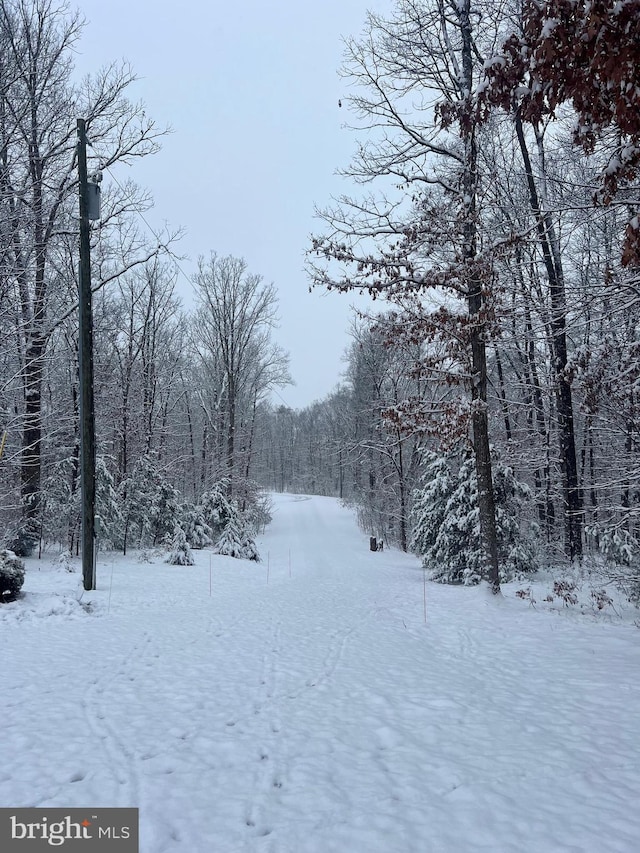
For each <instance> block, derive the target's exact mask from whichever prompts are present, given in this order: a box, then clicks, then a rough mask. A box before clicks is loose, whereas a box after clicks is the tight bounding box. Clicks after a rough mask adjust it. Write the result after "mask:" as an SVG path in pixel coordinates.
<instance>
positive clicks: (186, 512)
mask: <svg viewBox="0 0 640 853" xmlns="http://www.w3.org/2000/svg"><path fill="white" fill-rule="evenodd" d="M180 527H181V528H182V529H183V530H184V532H185V535H186V537H187V542H188V543H189V546H190V547H191V548H195V549H196V550H199V549H200V548H206V547H207V545H211V543H212V542H213V539H212V530H211V528H210V527H209V525H208V524H207V521H206V518H205V513H204V508H203V507H202V506H201V505H200V504H190V503H184V504H182V506H181V507H180Z"/></svg>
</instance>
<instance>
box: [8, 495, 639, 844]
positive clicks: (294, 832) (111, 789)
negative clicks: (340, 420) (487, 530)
mask: <svg viewBox="0 0 640 853" xmlns="http://www.w3.org/2000/svg"><path fill="white" fill-rule="evenodd" d="M274 500H275V513H274V520H273V522H272V524H271V525H270V527H269V528H267V531H266V534H265V535H264V536H262V537H260V538H259V540H258V543H257V544H258V547H259V549H260V552H261V555H262V559H263V562H262V563H260V564H256V563H254V562H248V561H241V560H234V559H232V558H230V557H222V556H217V555H212V554H211V552H210V551H198V552H195V553H194V557H195V560H196V564H195V566H169V565H167V564H165V563H163V562H162V557H161V556H158V557H157V562H156V563H154V564H149V563H146V564H144V563H140V562H138V561H137V560H136V559H135V558H130V557H127V558H126V559H125V558H122V557H119V556H117V555H116V556H111V555H101V557H100V561H99V565H98V590H97V591H95V592H93V593H84V594H83V595H82V596H80V595H79V593H78V591H77V588H76V587H77V584H78V574H69V573H68V572H65V571H63V570H61V569H60V568H59V567H57V566H56V565H55V563H54V564H53V565H49V564H48V563H47V561H46V560H45V561H42V563H41V564H38V562H37V561H27V576H26V581H25V590H26V595H25V598H24V599H22V600H19V601H16V602H13V603H10V604H6V605H4V606H2V608H0V640H1V642H2V649H3V664H4V666H3V670H4V671H3V689H2V691H1V693H0V727H1V732H2V740H3V750H2V763H1V764H0V806H5V807H9V806H11V807H18V806H38V807H47V806H50V807H53V806H60V807H72V806H88V805H91V806H96V807H97V806H105V807H106V806H138V807H139V808H140V828H141V848H140V849H141V851H142V853H163V851H175V852H176V853H178V851H180V853H214V851H221V853H243V851H247V853H248V851H268V853H360V851H362V853H365V851H366V853H467V851H471V853H481V851H487V853H489V851H490V853H569V851H572V852H573V851H575V853H632V851H636V850H637V849H638V838H639V837H640V813H639V812H638V809H637V803H638V801H639V799H640V679H639V678H638V673H639V672H640V643H639V642H638V639H639V634H638V628H637V627H636V626H635V625H634V624H633V621H632V617H630V616H629V615H628V614H627V611H620V615H619V616H618V615H616V614H615V613H611V614H609V615H602V614H600V615H599V614H597V613H596V612H595V611H593V612H591V613H589V612H582V611H580V610H579V609H578V608H563V607H562V606H561V605H558V606H557V607H555V608H554V607H552V606H549V605H543V604H538V605H536V607H532V606H531V605H530V603H529V601H526V600H522V599H520V598H518V597H516V595H515V592H516V590H517V589H518V588H519V587H518V585H517V584H516V585H510V586H508V587H506V588H505V596H504V598H499V599H494V598H492V597H491V596H490V595H489V594H488V593H487V592H486V591H485V589H484V588H482V587H478V588H460V587H448V586H440V585H436V584H429V585H427V586H426V587H424V585H423V573H422V571H421V569H420V564H419V561H418V560H417V559H416V558H414V557H411V556H408V555H404V554H401V553H399V552H398V551H395V550H394V549H392V548H388V547H387V548H385V550H384V552H382V553H378V552H371V551H369V549H368V536H367V535H365V534H364V533H362V532H360V531H359V530H358V529H357V527H356V525H355V522H354V519H353V515H352V514H351V512H350V511H348V510H346V509H344V508H342V507H341V506H340V505H339V503H338V502H337V501H335V500H333V499H330V498H315V497H314V498H309V499H301V498H294V497H293V496H287V495H284V496H276V497H275V498H274ZM76 565H77V561H76ZM39 566H40V567H41V569H42V570H39ZM210 572H211V595H210V594H209V583H210ZM527 585H528V586H532V588H533V590H534V593H535V596H534V597H535V598H536V599H537V600H538V601H539V602H542V600H543V597H544V596H543V595H542V593H541V591H540V589H541V587H540V589H539V588H538V587H536V585H535V584H533V585H531V584H529V583H528V584H527ZM425 588H426V601H427V608H426V613H427V621H426V624H425V622H424V609H423V607H424V601H423V594H424V589H425ZM78 599H80V600H78ZM636 617H637V611H636Z"/></svg>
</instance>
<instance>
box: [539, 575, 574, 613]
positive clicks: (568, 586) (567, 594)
mask: <svg viewBox="0 0 640 853" xmlns="http://www.w3.org/2000/svg"><path fill="white" fill-rule="evenodd" d="M554 598H559V599H561V600H562V602H563V604H564V606H565V607H568V606H569V605H570V604H577V603H578V596H577V595H576V585H575V584H574V582H573V581H554V584H553V595H551V596H549V595H548V596H547V597H546V598H545V601H553V600H554Z"/></svg>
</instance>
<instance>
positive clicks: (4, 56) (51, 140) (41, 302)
mask: <svg viewBox="0 0 640 853" xmlns="http://www.w3.org/2000/svg"><path fill="white" fill-rule="evenodd" d="M81 29H82V22H81V20H80V18H79V16H78V15H77V14H71V13H70V12H69V11H68V8H67V7H66V6H64V5H62V6H58V5H56V4H55V3H54V2H53V0H2V2H0V57H1V58H0V222H1V223H2V224H1V225H0V239H1V242H2V248H1V250H0V258H1V263H2V277H3V280H4V281H6V282H7V283H8V287H9V288H10V289H11V291H12V293H13V294H14V295H15V299H16V303H17V304H18V305H19V311H20V313H19V320H18V325H17V329H16V338H15V340H16V343H17V346H18V352H19V361H20V368H21V384H22V392H23V408H24V412H23V417H22V424H23V427H22V450H21V491H22V502H23V514H24V525H23V526H24V527H25V529H26V539H27V540H29V539H30V538H32V536H33V530H31V532H29V531H28V528H29V527H33V524H34V522H35V519H36V518H37V515H38V511H39V500H40V483H41V458H42V440H43V435H42V382H43V373H44V369H45V359H46V353H47V347H48V345H49V341H50V338H51V334H52V332H53V330H54V329H55V327H56V325H57V323H59V322H60V320H61V317H64V316H66V315H68V314H69V313H70V312H72V311H73V305H74V302H75V299H73V300H72V303H71V305H69V302H68V301H67V300H68V298H69V292H70V290H71V288H70V287H69V281H68V279H67V280H65V279H64V278H63V277H62V275H61V267H62V266H63V265H62V264H60V265H56V257H57V255H58V254H59V253H63V254H64V247H65V245H67V244H68V237H69V231H70V230H71V229H70V226H71V224H72V223H73V221H74V211H75V206H76V204H75V198H74V196H75V191H76V188H77V179H76V137H75V133H76V132H75V125H76V117H77V116H79V115H83V116H84V117H85V118H86V122H87V132H88V135H89V137H90V140H91V142H92V144H93V145H94V147H96V148H99V149H100V151H101V165H102V166H103V167H108V166H110V165H112V164H114V163H116V162H122V161H124V162H127V161H131V160H132V159H134V158H137V157H140V156H144V155H146V154H149V153H152V152H153V151H155V150H156V149H157V147H158V138H159V136H161V135H162V131H159V130H158V129H157V128H156V127H155V125H154V123H153V122H152V121H151V120H150V119H148V118H147V117H146V115H145V113H144V110H143V109H142V107H141V106H140V105H135V104H133V103H131V102H130V101H129V100H128V99H127V98H126V94H125V93H126V90H127V89H128V87H129V86H130V84H131V83H132V82H133V80H134V77H133V74H132V72H131V70H130V69H129V68H128V66H111V67H109V68H107V69H105V70H103V71H102V72H100V73H99V74H98V75H97V76H96V77H95V78H90V79H87V80H86V81H85V83H84V84H83V85H82V86H80V87H77V86H74V85H73V84H72V82H71V73H72V56H73V50H74V47H75V44H76V42H77V40H78V38H79V36H80V33H81ZM27 547H28V545H27Z"/></svg>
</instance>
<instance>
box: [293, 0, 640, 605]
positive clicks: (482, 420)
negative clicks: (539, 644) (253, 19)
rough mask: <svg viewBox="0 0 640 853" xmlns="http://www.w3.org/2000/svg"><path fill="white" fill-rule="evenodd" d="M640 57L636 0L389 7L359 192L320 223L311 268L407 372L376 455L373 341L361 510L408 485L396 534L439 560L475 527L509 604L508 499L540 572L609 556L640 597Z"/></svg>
mask: <svg viewBox="0 0 640 853" xmlns="http://www.w3.org/2000/svg"><path fill="white" fill-rule="evenodd" d="M639 60H640V4H639V3H638V2H637V0H625V2H622V3H611V2H605V0H602V2H589V3H586V2H582V1H581V0H547V2H543V3H538V2H532V1H530V0H524V2H518V3H511V2H496V3H492V2H473V0H455V2H448V0H396V2H394V3H393V5H392V8H391V11H390V12H389V13H388V14H369V15H368V16H367V20H366V23H365V27H364V30H363V33H362V35H361V36H360V37H358V38H350V39H348V40H347V41H346V44H345V63H344V66H343V68H342V75H343V77H344V78H345V80H346V82H347V84H348V85H349V90H348V92H349V94H347V95H346V96H345V97H344V98H343V99H342V100H343V102H344V103H345V104H346V105H347V106H348V107H350V109H351V115H352V116H353V122H354V124H353V129H354V130H355V132H356V133H357V136H358V144H357V149H356V154H355V156H354V158H353V160H352V162H351V164H350V165H349V166H348V167H347V168H346V169H344V171H343V173H344V174H345V176H347V177H349V178H351V179H352V180H355V181H356V182H357V183H359V184H361V185H362V188H363V189H362V192H361V193H358V194H354V195H350V196H347V195H344V196H342V197H340V198H338V199H335V200H334V201H333V202H332V203H331V204H330V205H328V206H325V207H324V208H322V209H320V210H319V211H318V213H319V216H320V218H321V219H322V221H323V225H322V228H321V230H320V231H319V232H318V233H317V234H316V235H315V236H314V237H313V240H312V245H311V250H310V252H309V272H310V275H311V278H312V281H313V283H314V284H315V285H316V286H320V287H324V288H328V289H330V290H335V291H339V292H349V291H353V290H356V289H362V290H366V291H368V292H369V293H370V294H371V295H372V296H374V297H375V298H378V299H380V300H381V301H382V302H383V303H384V310H383V311H381V312H380V313H379V314H378V315H377V316H372V317H370V318H369V321H368V329H369V332H368V334H369V335H370V336H373V339H375V340H377V341H378V342H379V356H380V358H381V359H382V360H385V359H387V360H390V359H396V360H397V362H398V363H399V364H402V365H403V366H402V367H399V368H398V374H397V376H398V382H397V383H396V384H394V383H393V382H392V381H390V382H388V383H387V385H386V387H385V393H384V395H383V396H382V397H380V398H379V399H378V398H377V393H378V388H377V387H376V384H375V381H373V384H372V392H371V395H370V402H371V407H372V409H373V410H375V411H376V413H377V417H376V420H375V421H373V422H372V423H370V424H369V429H370V430H371V431H372V432H373V433H375V434H376V441H375V442H374V441H372V435H371V434H367V435H362V436H361V438H360V440H357V438H356V437H357V436H358V429H359V427H358V426H357V424H358V418H357V415H356V414H355V412H357V411H358V404H357V403H356V402H355V401H356V400H357V399H358V398H359V395H360V394H361V392H362V388H363V385H362V383H361V382H360V381H359V380H358V378H357V367H356V366H355V365H356V364H357V363H358V361H362V360H367V355H366V353H367V346H368V344H367V343H365V342H362V341H361V342H360V348H359V350H358V353H357V354H352V357H351V359H350V370H351V371H352V375H351V381H350V387H349V398H350V400H351V401H352V404H353V405H352V418H351V422H350V427H349V429H350V435H351V436H352V438H353V441H354V446H355V447H357V451H356V455H357V456H358V457H359V458H361V459H365V460H368V459H369V458H370V456H369V454H370V453H371V451H370V447H371V445H372V443H377V451H376V452H377V453H378V461H379V464H378V465H376V466H373V469H374V470H373V471H372V472H371V473H370V486H371V488H370V489H369V491H367V487H366V483H365V484H364V486H363V485H361V484H358V485H357V486H356V487H355V488H356V491H357V494H358V495H359V497H358V505H359V507H360V511H361V512H362V513H365V514H369V515H370V514H372V513H373V514H374V515H375V512H376V509H375V508H376V502H377V500H379V499H380V498H381V497H382V495H381V492H383V491H384V488H382V489H380V488H376V478H380V477H381V476H382V480H383V482H384V483H385V485H386V484H389V483H392V482H393V484H394V485H393V489H392V492H393V495H392V497H391V496H390V497H389V501H390V502H389V504H388V508H389V509H388V511H389V515H388V517H389V518H391V517H393V518H398V519H399V521H398V523H397V524H396V525H395V527H394V535H395V537H396V539H397V541H398V542H399V543H400V545H401V546H402V547H406V546H407V541H408V540H407V533H406V531H407V529H408V527H411V526H412V525H413V528H414V530H413V536H414V545H415V547H416V548H417V549H418V550H419V551H421V553H423V554H424V555H425V559H426V560H427V562H430V563H431V565H430V567H431V568H435V567H434V566H433V561H434V560H435V559H436V558H438V556H440V558H442V557H443V555H445V554H446V553H447V548H448V547H449V546H448V545H447V544H446V543H443V541H441V540H442V538H443V535H444V534H443V535H441V536H440V538H438V535H436V534H437V533H438V530H439V529H440V528H441V526H442V519H443V518H446V517H447V516H450V515H451V514H455V513H461V514H462V515H461V516H460V518H459V520H460V529H463V528H464V529H466V530H467V531H468V536H473V537H474V540H475V542H476V543H477V554H476V557H474V560H475V562H476V563H477V567H478V568H477V571H475V570H474V571H471V572H470V574H469V577H472V576H473V577H474V578H475V579H477V578H478V577H479V576H482V577H485V578H486V579H487V580H488V581H489V582H490V584H491V585H492V587H493V589H494V590H495V591H497V590H498V588H499V582H500V579H501V577H505V576H506V572H505V564H506V562H508V560H506V558H505V556H504V555H505V553H506V552H505V545H504V543H505V535H506V533H505V531H506V529H507V528H506V527H505V523H504V521H505V507H506V506H507V504H509V505H510V506H511V510H510V512H515V511H516V505H517V506H519V507H520V510H519V511H520V513H521V516H522V518H523V519H527V518H528V519H529V520H530V521H532V520H533V521H535V524H534V525H531V524H526V525H524V527H526V528H527V529H526V531H524V530H523V523H521V524H520V532H521V538H522V537H524V539H523V541H526V548H525V551H526V552H527V553H530V551H531V549H530V547H529V546H530V545H531V543H532V541H533V540H535V542H536V547H537V549H538V554H539V557H538V560H544V561H545V562H548V561H559V562H562V561H566V562H567V563H579V562H581V561H582V560H583V558H584V556H585V555H586V554H600V555H604V556H605V557H607V558H609V559H611V560H612V561H614V562H615V563H617V564H619V565H622V566H625V567H626V568H625V569H624V570H623V574H624V575H625V576H626V577H635V579H636V580H635V583H636V584H637V570H636V569H632V568H630V567H629V564H631V563H633V562H634V561H635V560H636V559H637V555H638V550H639V548H638V545H639V538H638V537H639V535H640V528H639V524H638V522H639V518H638V500H639V497H640V490H639V485H640V483H639V474H640V469H639V467H638V426H639V424H638V413H637V411H638V400H637V395H638V376H639V367H640V362H639V361H638V353H639V350H638V346H639V344H638V310H639V309H638V286H639V284H640V278H639V268H640V251H639V248H640V239H639V236H638V235H639V234H640V225H639V211H640V187H639V185H638V165H639V164H640V94H639V93H640V85H639V84H640V79H639V77H638V75H639V70H638V69H639V68H640V65H639ZM369 343H370V341H369ZM374 373H375V370H374ZM396 391H398V392H399V393H396ZM326 406H327V407H328V409H329V410H333V407H334V402H333V401H332V400H329V401H327V402H326ZM382 437H383V438H382ZM391 446H392V447H393V448H394V449H393V451H392V450H391V449H390V448H391ZM434 453H435V454H436V457H438V458H440V459H441V460H445V462H446V466H445V468H444V469H443V468H442V467H441V466H438V465H435V467H434V458H433V456H432V454H434ZM469 458H471V459H472V460H473V465H472V466H471V469H470V468H469V464H468V459H469ZM383 459H384V461H383ZM421 461H422V465H421V464H420V462H421ZM366 465H367V462H365V466H366ZM505 465H506V466H507V468H508V469H509V471H511V472H512V473H514V474H515V476H516V481H515V482H514V483H513V485H512V486H511V487H510V488H509V492H510V496H509V498H508V499H507V496H506V495H505V489H504V483H505V482H506V480H505V479H504V476H503V473H501V472H502V468H503V466H505ZM471 470H473V477H471V478H469V477H470V473H471ZM383 472H384V473H383ZM465 472H466V473H465ZM461 476H462V477H463V478H465V477H466V478H467V480H468V484H467V488H466V492H467V493H470V492H471V491H473V492H474V500H473V501H472V502H471V504H469V503H468V502H467V506H466V507H464V506H462V504H458V505H456V503H455V499H454V493H455V492H456V489H457V487H458V486H459V482H460V477H461ZM510 476H511V475H510ZM501 477H502V486H500V484H499V481H500V479H501ZM447 479H448V480H449V486H448V487H447V488H446V489H445V492H444V494H443V495H441V499H442V501H443V508H444V509H445V510H446V511H445V512H444V514H441V515H440V516H438V514H437V513H436V515H435V516H434V515H433V514H431V516H430V515H429V512H427V510H428V507H427V506H425V502H424V495H425V493H427V494H428V495H430V500H431V501H432V502H433V501H434V500H437V496H438V488H439V486H438V484H440V487H442V488H444V483H445V481H446V480H447ZM516 482H517V484H521V486H522V487H523V488H520V485H518V486H517V487H516ZM354 483H355V479H354ZM516 494H518V495H519V498H518V500H517V501H516V500H515V496H516ZM526 495H528V496H529V497H528V498H526ZM407 496H409V498H408V499H407ZM448 501H451V503H448ZM411 502H413V503H414V510H415V506H421V507H422V515H420V514H419V515H417V516H416V515H415V512H414V515H413V517H412V515H411V512H412V510H411V507H410V504H411ZM527 504H528V505H527ZM447 507H448V508H447ZM425 513H426V514H425ZM464 513H467V514H468V513H471V515H470V516H467V515H464ZM412 518H413V520H411V519H412ZM438 519H439V520H438ZM430 524H431V525H434V524H435V525H438V528H437V529H435V528H434V529H433V530H432V531H431V533H433V534H434V535H433V536H432V537H431V539H430V533H429V531H425V525H427V526H428V525H430ZM369 525H370V526H376V527H378V526H379V525H380V522H379V521H377V520H376V521H375V523H374V522H372V521H370V522H369ZM507 527H508V526H507ZM427 534H429V535H427ZM513 535H515V533H514V534H513ZM425 543H430V544H425ZM438 543H439V544H438ZM460 547H462V546H460ZM510 547H512V548H515V544H513V545H512V546H510ZM459 550H460V549H459V548H458V551H459ZM507 550H508V549H507ZM516 550H517V549H516ZM450 551H451V554H454V553H455V552H456V549H455V548H452V549H450ZM527 562H528V563H530V561H527ZM520 563H521V564H522V560H520ZM468 568H471V567H470V566H469V567H468Z"/></svg>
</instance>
